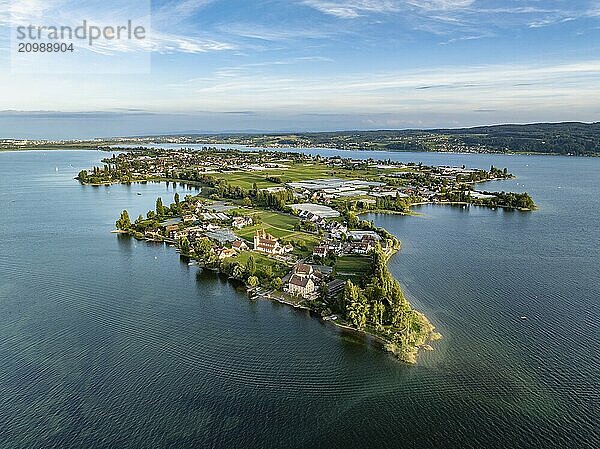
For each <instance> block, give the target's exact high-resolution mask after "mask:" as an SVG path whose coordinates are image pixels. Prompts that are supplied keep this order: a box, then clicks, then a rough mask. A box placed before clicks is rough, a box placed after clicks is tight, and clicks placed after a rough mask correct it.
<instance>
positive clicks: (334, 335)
mask: <svg viewBox="0 0 600 449" xmlns="http://www.w3.org/2000/svg"><path fill="white" fill-rule="evenodd" d="M313 152H314V153H320V154H324V155H331V154H335V153H338V154H342V155H345V156H352V157H376V158H381V159H387V158H391V159H394V160H402V161H405V162H409V161H414V162H419V161H421V162H423V163H426V164H452V165H460V164H466V165H468V166H474V167H482V168H487V167H489V166H490V165H491V164H494V165H496V166H498V167H507V168H508V169H509V171H511V172H513V173H515V174H516V175H518V179H516V180H510V181H505V182H497V183H491V184H489V185H487V186H486V187H485V188H486V189H489V190H494V189H497V190H517V191H523V190H526V191H528V192H529V193H530V194H531V195H532V196H533V197H534V199H535V201H536V202H537V203H538V204H539V206H540V210H539V211H537V212H534V213H520V212H504V211H501V210H496V211H492V210H488V209H482V208H476V207H471V208H459V207H449V206H448V207H444V206H426V207H420V208H418V209H417V212H419V213H420V214H421V215H419V216H415V217H400V216H374V217H372V218H373V219H374V220H375V221H376V222H377V224H379V225H382V226H385V227H386V228H388V229H389V230H390V231H391V232H393V233H394V234H396V235H397V236H398V237H399V238H400V239H401V240H402V241H403V249H402V251H401V252H400V253H399V254H398V255H397V256H395V257H394V258H393V259H392V260H391V262H390V266H391V270H392V272H393V273H394V275H396V277H398V278H399V279H400V280H401V281H402V283H403V284H404V286H405V289H406V292H407V294H408V295H409V296H410V297H411V298H412V299H413V302H414V304H415V305H416V306H417V307H418V308H420V309H421V310H423V311H424V312H425V313H426V314H428V316H429V317H430V318H431V319H432V320H433V322H434V323H435V324H436V325H437V327H438V329H439V330H440V331H441V332H442V333H443V334H444V337H445V338H444V339H443V340H442V341H441V342H439V343H436V344H435V348H436V350H435V351H434V352H430V353H425V354H423V355H422V356H421V357H420V359H419V363H418V365H416V366H406V365H403V364H401V363H398V362H397V361H395V360H394V359H393V358H392V357H390V356H389V355H388V354H386V353H384V352H382V351H380V350H379V349H378V348H377V347H375V346H373V345H371V344H369V343H368V342H366V341H364V340H363V339H362V338H360V337H356V336H353V335H349V334H344V333H341V332H340V331H338V330H336V329H335V328H334V327H332V326H330V325H327V324H324V323H322V322H320V321H319V320H317V319H315V318H312V317H310V316H309V315H308V314H307V313H304V312H298V311H295V310H292V309H290V308H288V307H285V306H282V305H279V304H275V303H271V302H267V301H257V302H252V301H249V300H248V298H247V297H246V295H245V294H244V293H243V292H239V291H236V289H235V287H234V286H232V285H231V284H229V283H228V282H227V281H225V280H223V279H220V278H218V277H216V276H215V275H213V274H207V273H202V272H200V271H199V270H198V268H196V267H189V266H188V265H187V264H186V263H183V262H181V261H180V259H179V256H178V255H177V254H176V253H175V251H174V250H173V248H169V247H167V246H163V245H155V244H154V245H153V244H147V243H143V242H137V241H135V240H131V239H129V238H122V237H119V236H116V235H114V234H111V233H110V232H109V231H110V230H112V229H113V228H114V221H115V219H116V218H117V215H118V214H119V212H120V211H121V210H122V209H128V210H129V212H130V215H132V216H137V214H139V213H144V212H145V211H146V210H148V209H150V208H153V206H154V202H155V199H156V197H157V196H159V195H160V196H162V198H163V200H165V201H167V200H171V198H172V196H173V194H174V193H175V191H180V192H182V193H184V192H186V189H185V188H184V187H174V186H173V185H169V186H167V185H165V184H164V183H163V184H146V185H133V186H110V187H83V186H80V185H79V184H78V183H77V182H76V181H74V180H73V177H74V176H75V175H76V173H77V172H78V171H79V170H81V169H83V168H87V167H90V166H91V165H93V164H95V163H98V162H99V160H100V159H101V158H102V157H103V156H105V154H104V153H99V152H92V151H87V152H86V151H72V152H21V153H0V320H1V321H0V448H3V449H4V448H7V449H19V448H44V449H46V448H61V449H63V448H65V449H70V448H174V449H182V448H286V449H292V448H309V447H324V448H338V447H339V448H503V449H504V448H544V449H547V448H568V449H571V448H598V447H600V334H599V321H600V311H599V302H600V278H599V272H600V270H599V266H600V158H596V159H592V158H564V157H547V156H502V155H456V154H435V153H431V154H423V153H366V152H365V153H349V152H336V151H333V150H314V151H313ZM138 192H139V193H141V196H140V195H138ZM521 317H527V319H522V318H521Z"/></svg>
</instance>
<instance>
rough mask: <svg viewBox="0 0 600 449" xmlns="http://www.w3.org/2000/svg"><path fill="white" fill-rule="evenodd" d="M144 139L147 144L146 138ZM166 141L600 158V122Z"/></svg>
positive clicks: (218, 136)
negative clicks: (538, 154) (537, 154)
mask: <svg viewBox="0 0 600 449" xmlns="http://www.w3.org/2000/svg"><path fill="white" fill-rule="evenodd" d="M140 139H141V140H140ZM144 140H149V141H158V142H165V143H179V144H186V143H204V144H207V145H211V144H238V145H249V146H256V147H267V148H268V147H292V148H310V147H321V148H323V147H327V148H339V149H342V150H358V151H360V150H373V151H376V150H385V151H441V152H472V153H540V154H562V155H574V156H600V123H579V122H564V123H535V124H530V125H494V126H479V127H475V128H461V129H427V130H422V129H406V130H380V131H335V132H312V133H311V132H300V133H254V132H245V133H219V134H172V135H168V136H153V137H150V136H146V137H141V138H138V140H136V142H137V143H140V144H141V143H143V141H144Z"/></svg>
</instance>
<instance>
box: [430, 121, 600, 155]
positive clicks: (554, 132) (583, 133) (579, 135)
mask: <svg viewBox="0 0 600 449" xmlns="http://www.w3.org/2000/svg"><path fill="white" fill-rule="evenodd" d="M433 131H434V132H436V131H437V132H439V133H440V134H444V135H448V136H453V137H455V138H456V139H458V140H459V141H460V142H462V143H464V144H465V145H468V146H472V145H473V146H484V147H486V148H488V149H489V150H493V151H498V152H507V151H508V152H532V153H556V154H575V155H592V154H600V123H591V124H588V123H579V122H566V123H536V124H530V125H497V126H480V127H476V128H465V129H440V130H433Z"/></svg>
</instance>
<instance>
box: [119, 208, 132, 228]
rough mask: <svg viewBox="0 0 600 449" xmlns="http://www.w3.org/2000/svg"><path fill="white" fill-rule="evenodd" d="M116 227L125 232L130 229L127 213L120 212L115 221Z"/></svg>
mask: <svg viewBox="0 0 600 449" xmlns="http://www.w3.org/2000/svg"><path fill="white" fill-rule="evenodd" d="M116 225H117V229H120V230H122V231H126V230H128V229H129V228H130V227H131V220H130V219H129V213H128V212H127V211H126V210H124V211H123V212H121V216H120V217H119V219H118V220H117V223H116Z"/></svg>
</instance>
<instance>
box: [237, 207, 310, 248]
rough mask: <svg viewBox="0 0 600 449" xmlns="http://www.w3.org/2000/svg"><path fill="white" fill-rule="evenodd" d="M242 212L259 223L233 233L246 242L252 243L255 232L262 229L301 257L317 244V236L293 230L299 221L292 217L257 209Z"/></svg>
mask: <svg viewBox="0 0 600 449" xmlns="http://www.w3.org/2000/svg"><path fill="white" fill-rule="evenodd" d="M244 212H245V215H250V216H252V217H254V218H255V220H258V221H259V223H258V224H255V225H254V226H248V227H245V228H242V229H238V230H236V231H235V233H236V235H238V236H239V237H242V238H244V239H246V240H248V241H252V238H253V236H254V234H255V233H256V231H262V230H263V229H264V230H265V231H266V232H268V233H269V234H271V235H273V236H274V237H276V238H278V239H281V241H282V243H284V244H285V243H291V244H292V245H293V246H294V254H296V255H298V256H301V257H306V256H308V255H309V254H311V253H312V250H313V248H314V247H315V246H316V245H317V244H318V243H319V240H320V238H319V236H317V235H313V234H308V233H306V232H302V231H296V230H295V229H294V226H295V225H296V224H297V223H299V221H300V220H299V219H298V218H296V217H294V216H293V215H288V214H283V213H279V212H269V211H264V210H259V209H254V210H252V211H244Z"/></svg>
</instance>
